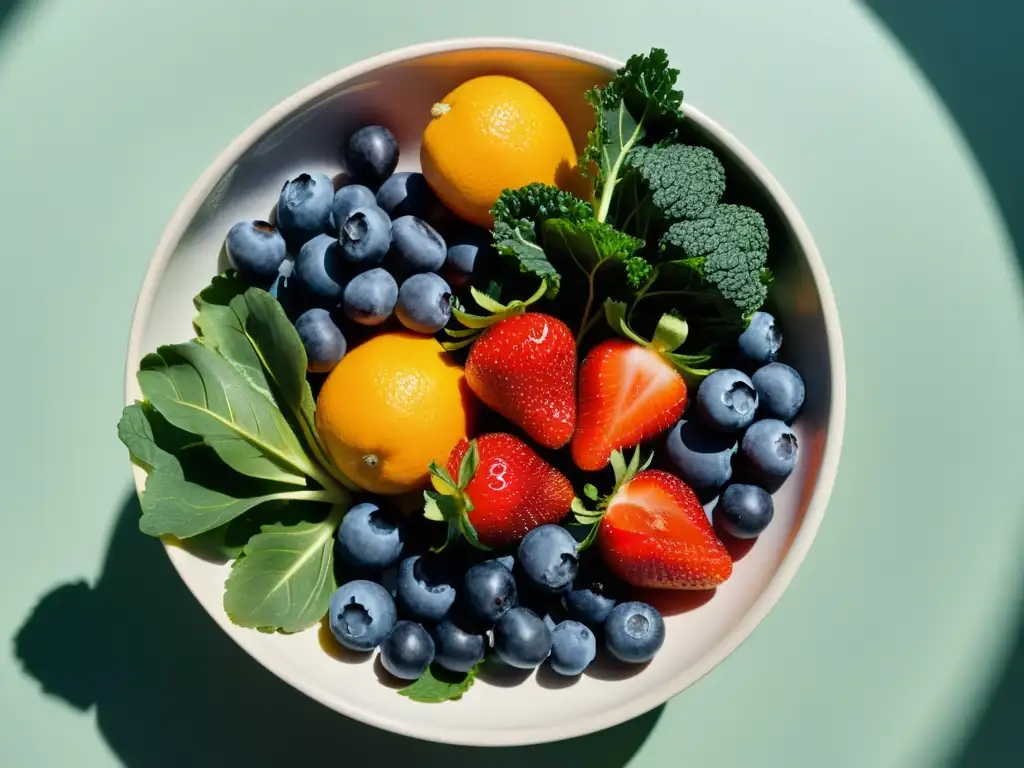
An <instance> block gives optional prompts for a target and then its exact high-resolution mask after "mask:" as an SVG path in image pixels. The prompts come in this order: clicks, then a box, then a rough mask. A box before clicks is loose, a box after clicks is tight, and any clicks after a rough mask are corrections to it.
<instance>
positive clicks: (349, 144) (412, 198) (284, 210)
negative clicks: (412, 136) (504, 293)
mask: <svg viewBox="0 0 1024 768" xmlns="http://www.w3.org/2000/svg"><path fill="white" fill-rule="evenodd" d="M342 156H343V160H344V163H345V168H346V178H347V181H348V182H349V183H346V184H345V185H344V186H342V187H341V188H340V189H338V190H335V188H334V184H333V182H332V180H331V178H330V177H329V176H327V175H326V174H324V173H302V174H300V175H299V176H297V177H296V178H294V179H291V180H290V181H287V182H286V183H285V185H284V187H283V188H282V190H281V195H280V197H279V199H278V202H277V208H276V212H275V215H276V222H275V223H273V224H272V223H270V222H266V221H241V222H238V223H237V224H235V225H234V226H232V227H231V229H230V230H229V232H228V234H227V238H226V241H225V250H226V253H227V257H228V261H229V263H230V265H231V267H232V268H233V269H234V270H235V272H236V273H237V274H238V276H239V277H240V278H241V279H243V280H244V281H246V282H247V283H249V284H250V285H255V286H259V287H262V288H266V289H267V290H269V291H270V292H271V293H272V294H273V295H274V296H276V297H277V299H278V300H279V301H280V302H281V303H282V304H283V305H285V308H286V309H287V310H288V311H289V313H290V314H291V315H292V317H293V319H294V320H295V327H296V330H297V331H298V333H299V336H300V338H301V339H302V342H303V345H304V346H305V348H306V356H307V358H308V360H309V370H310V371H311V372H314V373H327V372H329V371H330V370H331V369H332V368H334V366H335V365H337V364H338V362H339V361H340V360H341V358H342V357H344V355H345V352H346V350H347V346H348V345H347V342H346V340H345V336H344V334H343V332H342V329H341V326H342V325H343V324H344V322H345V321H346V320H347V321H351V322H354V323H357V324H359V325H362V326H377V325H380V324H382V323H384V322H385V321H386V320H388V318H390V317H391V316H392V315H394V316H396V317H397V318H398V320H399V322H400V323H401V324H402V325H403V326H405V327H406V328H408V329H409V330H411V331H415V332H417V333H423V334H433V333H436V332H437V331H439V330H440V329H442V328H443V327H444V326H445V325H446V324H447V322H448V318H449V316H450V315H451V306H452V289H451V287H450V283H454V284H460V283H463V282H465V281H466V280H467V279H468V276H469V274H470V273H471V272H472V270H473V266H474V263H475V261H476V256H477V253H478V252H479V250H481V249H483V248H486V247H487V244H488V240H489V238H488V235H487V233H486V232H484V231H483V230H479V229H477V228H473V227H469V226H463V227H460V228H458V231H457V232H456V233H455V236H454V237H452V236H451V235H450V236H449V238H450V239H451V240H452V242H451V243H450V244H449V243H447V242H446V240H445V238H444V237H442V235H441V234H440V233H439V232H438V231H437V229H435V226H434V225H433V224H431V223H429V222H431V221H433V222H434V223H437V222H438V221H441V220H444V219H445V216H446V211H445V210H444V208H443V206H442V205H441V203H440V201H439V200H438V199H437V197H436V195H434V193H433V192H432V191H431V189H430V187H429V186H428V185H427V183H426V180H425V179H424V178H423V175H422V174H420V173H414V172H399V173H395V169H396V168H397V166H398V156H399V147H398V142H397V140H396V139H395V137H394V135H393V134H392V133H391V132H390V131H389V130H388V129H387V128H385V127H384V126H380V125H369V126H365V127H362V128H360V129H359V130H357V131H355V132H354V133H353V134H352V135H351V136H350V137H349V138H348V140H347V141H346V142H345V144H344V146H343V147H342ZM289 253H291V254H293V255H294V258H289ZM442 271H444V273H445V275H446V277H447V278H448V279H447V280H446V279H445V277H442V276H441V274H439V273H440V272H442Z"/></svg>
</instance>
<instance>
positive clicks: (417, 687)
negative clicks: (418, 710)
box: [398, 661, 483, 704]
mask: <svg viewBox="0 0 1024 768" xmlns="http://www.w3.org/2000/svg"><path fill="white" fill-rule="evenodd" d="M482 664H483V662H482V661H480V662H477V664H476V665H475V666H474V667H473V668H472V669H470V670H469V672H466V673H465V674H460V673H458V672H449V671H448V670H447V669H443V668H441V667H440V666H438V665H436V664H433V665H431V666H430V667H428V668H427V671H426V672H424V673H423V675H422V676H421V677H420V678H419V679H418V680H417V681H416V682H414V683H413V684H412V685H409V686H407V687H405V688H402V689H401V690H400V691H399V692H398V693H399V694H400V695H402V696H405V697H407V698H410V699H412V700H413V701H419V702H422V703H425V704H439V703H441V702H443V701H456V700H457V699H460V698H462V696H463V695H464V694H465V693H466V692H467V691H468V690H469V689H470V688H472V687H473V683H474V682H476V676H477V673H478V672H479V671H480V667H481V665H482Z"/></svg>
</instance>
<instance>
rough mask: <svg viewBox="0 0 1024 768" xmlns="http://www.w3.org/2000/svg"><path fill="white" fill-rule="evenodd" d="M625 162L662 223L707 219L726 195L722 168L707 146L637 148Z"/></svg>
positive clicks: (680, 145) (678, 145)
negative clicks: (640, 182) (644, 188)
mask: <svg viewBox="0 0 1024 768" xmlns="http://www.w3.org/2000/svg"><path fill="white" fill-rule="evenodd" d="M626 162H627V164H628V165H629V166H630V168H632V169H633V170H634V171H635V172H636V173H638V174H639V176H640V178H641V179H642V185H643V186H644V187H646V190H647V193H648V195H649V199H650V202H651V204H652V205H653V206H654V209H655V211H656V212H657V215H658V216H660V218H662V219H663V220H665V221H681V220H683V219H699V218H701V217H703V216H707V215H708V214H709V213H711V210H712V209H713V208H714V207H715V206H716V205H717V204H718V201H719V200H721V198H722V194H723V193H724V192H725V169H724V168H723V167H722V164H721V163H720V162H719V160H718V158H717V157H715V153H714V152H712V151H711V150H710V149H708V148H707V147H692V146H687V145H685V144H672V145H670V146H667V147H636V148H634V149H633V151H631V152H630V153H629V155H628V156H627V158H626Z"/></svg>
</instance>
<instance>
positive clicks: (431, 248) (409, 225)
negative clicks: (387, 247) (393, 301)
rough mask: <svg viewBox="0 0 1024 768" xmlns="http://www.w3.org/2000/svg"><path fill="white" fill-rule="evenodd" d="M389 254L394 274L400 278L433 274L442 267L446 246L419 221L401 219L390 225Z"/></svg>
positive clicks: (422, 221) (445, 255) (425, 223)
mask: <svg viewBox="0 0 1024 768" xmlns="http://www.w3.org/2000/svg"><path fill="white" fill-rule="evenodd" d="M391 254H392V258H393V259H394V264H395V271H396V272H399V273H401V274H403V275H413V274H416V273H418V272H437V271H438V270H439V269H440V268H441V267H442V266H444V261H445V258H446V257H447V254H448V246H447V245H445V242H444V238H443V237H441V235H439V234H438V232H437V230H436V229H434V228H433V227H432V226H430V225H429V224H427V222H425V221H424V220H423V219H420V218H417V217H416V216H402V217H401V218H398V219H395V220H394V221H393V222H392V224H391Z"/></svg>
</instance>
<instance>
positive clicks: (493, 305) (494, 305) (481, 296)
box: [469, 286, 506, 314]
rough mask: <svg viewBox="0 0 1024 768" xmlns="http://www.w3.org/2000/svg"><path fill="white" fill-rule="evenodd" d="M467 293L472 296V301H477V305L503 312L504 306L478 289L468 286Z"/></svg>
mask: <svg viewBox="0 0 1024 768" xmlns="http://www.w3.org/2000/svg"><path fill="white" fill-rule="evenodd" d="M469 295H470V296H472V297H473V301H475V302H476V303H477V306H478V307H480V308H481V309H484V310H486V311H488V312H494V313H495V314H497V313H498V312H504V311H505V309H506V307H505V305H504V304H502V303H501V302H500V301H496V300H495V299H492V298H491V297H490V296H488V295H487V294H486V293H483V292H482V291H478V290H477V289H476V288H474V287H473V286H470V287H469Z"/></svg>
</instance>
